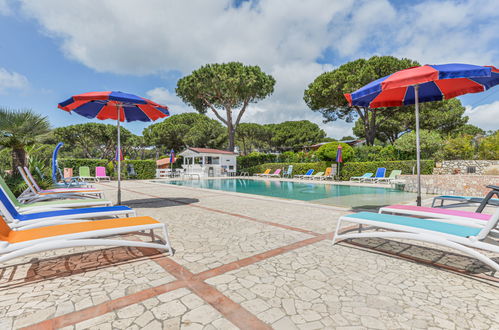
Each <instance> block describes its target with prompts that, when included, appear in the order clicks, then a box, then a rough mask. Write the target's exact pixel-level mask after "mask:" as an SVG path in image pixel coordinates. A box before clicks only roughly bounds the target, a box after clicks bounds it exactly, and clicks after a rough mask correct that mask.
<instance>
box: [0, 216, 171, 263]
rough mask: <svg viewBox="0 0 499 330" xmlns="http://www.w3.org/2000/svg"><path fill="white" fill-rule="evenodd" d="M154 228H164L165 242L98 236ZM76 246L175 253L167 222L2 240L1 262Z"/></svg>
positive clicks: (0, 247) (0, 243)
mask: <svg viewBox="0 0 499 330" xmlns="http://www.w3.org/2000/svg"><path fill="white" fill-rule="evenodd" d="M153 229H162V230H163V235H164V244H159V243H149V242H141V241H128V240H119V239H104V238H97V237H105V236H112V235H119V234H126V233H132V232H136V231H145V230H151V231H152V230H153ZM76 246H133V247H146V248H154V249H165V250H168V252H169V253H170V255H173V250H172V247H171V244H170V238H169V237H168V231H167V227H166V224H164V223H157V224H149V225H140V226H128V227H121V228H112V229H102V230H94V231H87V232H82V233H76V234H67V235H60V236H55V237H46V238H41V239H36V240H31V241H25V242H20V243H12V244H11V243H8V242H0V262H5V261H7V260H10V259H13V258H17V257H21V256H25V255H29V254H32V253H37V252H42V251H52V250H56V249H65V248H69V247H76Z"/></svg>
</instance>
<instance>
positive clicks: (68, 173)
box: [64, 167, 73, 179]
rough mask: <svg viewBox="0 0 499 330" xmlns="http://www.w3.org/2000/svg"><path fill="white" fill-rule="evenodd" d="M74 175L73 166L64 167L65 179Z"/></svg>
mask: <svg viewBox="0 0 499 330" xmlns="http://www.w3.org/2000/svg"><path fill="white" fill-rule="evenodd" d="M72 177H73V169H72V168H67V167H65V168H64V179H68V178H72Z"/></svg>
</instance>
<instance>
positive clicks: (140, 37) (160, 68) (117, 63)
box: [0, 0, 499, 138]
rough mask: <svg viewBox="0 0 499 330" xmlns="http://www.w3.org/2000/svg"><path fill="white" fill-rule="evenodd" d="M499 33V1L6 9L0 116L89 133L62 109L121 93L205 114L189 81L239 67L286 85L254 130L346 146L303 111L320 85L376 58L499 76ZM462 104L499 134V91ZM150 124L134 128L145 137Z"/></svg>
mask: <svg viewBox="0 0 499 330" xmlns="http://www.w3.org/2000/svg"><path fill="white" fill-rule="evenodd" d="M498 31H499V1H497V0H459V1H404V0H398V1H388V0H376V1H372V0H341V1H331V0H307V1H303V0H260V1H244V0H243V1H241V0H236V1H233V0H232V1H231V0H210V1H206V0H187V1H186V0H176V1H175V0H142V1H136V0H71V1H62V0H36V1H30V0H0V107H4V108H11V109H25V108H29V109H32V110H34V111H36V112H38V113H40V114H43V115H46V116H48V118H49V120H50V122H51V124H52V125H53V126H54V127H58V126H65V125H71V124H78V123H85V122H88V119H86V118H83V117H81V116H79V115H77V114H72V115H71V114H68V113H66V112H64V111H62V110H59V109H57V104H58V103H59V102H62V101H64V100H65V99H67V98H69V97H70V96H72V95H76V94H80V93H85V92H90V91H103V90H119V91H123V92H129V93H133V94H136V95H140V96H143V97H146V98H150V99H152V100H154V101H156V102H159V103H161V104H164V105H167V106H168V107H169V108H170V110H171V113H172V114H178V113H183V112H188V111H194V110H193V109H192V108H189V107H188V106H187V105H186V104H184V103H183V102H182V101H181V100H180V99H179V98H178V97H177V96H176V94H175V87H176V83H177V81H178V79H179V78H181V77H183V76H185V75H188V74H189V73H191V72H192V71H193V70H195V69H197V68H199V67H201V66H202V65H205V64H208V63H224V62H230V61H240V62H242V63H244V64H247V65H258V66H260V67H261V68H262V70H263V71H264V72H266V73H268V74H270V75H272V76H273V77H274V78H275V79H276V85H275V90H274V93H273V94H272V95H271V96H270V97H268V98H266V99H265V100H263V101H260V102H258V103H256V104H254V105H252V106H251V107H250V108H249V109H248V110H247V112H246V113H245V115H244V117H243V120H242V121H243V122H257V123H262V124H263V123H278V122H282V121H286V120H303V119H308V120H310V121H312V122H315V123H317V124H318V125H320V127H321V128H323V129H324V130H325V131H326V133H327V135H328V136H329V137H334V138H341V137H343V136H345V135H351V134H352V131H351V129H352V125H353V124H352V123H346V122H345V121H341V120H339V121H335V122H329V123H323V118H322V116H321V115H320V114H318V113H315V112H313V111H311V110H310V109H309V108H308V107H307V106H306V104H305V103H304V101H303V91H304V90H305V89H306V88H307V86H308V85H309V84H310V83H311V82H312V81H313V80H314V79H315V78H316V77H317V76H318V75H320V74H321V73H323V72H327V71H331V70H334V68H336V67H338V66H340V65H341V64H344V63H346V62H348V61H351V60H355V59H358V58H368V57H370V56H373V55H392V56H396V57H399V58H402V57H406V58H410V59H413V60H416V61H418V62H420V63H422V64H443V63H470V64H477V65H494V66H496V67H499V33H498ZM459 99H460V100H461V102H462V103H463V105H465V106H466V113H465V114H466V115H468V116H469V117H470V121H469V122H470V123H472V124H474V125H477V126H479V127H481V128H483V129H485V130H492V129H498V128H499V86H497V87H495V88H493V89H491V90H489V91H486V92H483V93H478V94H470V95H466V96H462V97H459ZM166 120H167V119H166ZM105 122H106V123H110V124H112V123H113V122H112V121H105ZM149 124H150V123H140V122H133V123H126V124H125V126H126V127H127V128H128V129H130V130H131V131H132V132H134V133H136V134H141V132H142V130H143V129H144V128H145V127H146V126H148V125H149Z"/></svg>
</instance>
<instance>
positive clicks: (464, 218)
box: [378, 205, 492, 227]
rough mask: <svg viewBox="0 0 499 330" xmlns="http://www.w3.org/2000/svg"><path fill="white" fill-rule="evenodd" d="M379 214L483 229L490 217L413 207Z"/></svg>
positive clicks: (395, 207) (388, 208) (393, 208)
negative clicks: (421, 218)
mask: <svg viewBox="0 0 499 330" xmlns="http://www.w3.org/2000/svg"><path fill="white" fill-rule="evenodd" d="M378 213H381V214H401V215H409V216H416V217H423V218H432V219H441V220H442V221H444V220H447V221H448V222H451V223H456V224H462V225H464V226H472V227H483V226H484V225H485V224H486V223H487V221H489V220H490V218H491V217H492V216H491V215H490V214H484V213H476V212H470V211H461V210H450V209H442V208H435V207H424V206H415V205H390V206H384V207H382V208H380V209H379V211H378Z"/></svg>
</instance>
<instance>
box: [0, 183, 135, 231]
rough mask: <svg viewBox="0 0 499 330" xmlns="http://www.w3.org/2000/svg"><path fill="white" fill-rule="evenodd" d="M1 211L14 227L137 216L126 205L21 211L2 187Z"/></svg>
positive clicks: (0, 197)
mask: <svg viewBox="0 0 499 330" xmlns="http://www.w3.org/2000/svg"><path fill="white" fill-rule="evenodd" d="M0 212H1V213H2V215H3V216H4V218H5V219H7V220H8V221H9V222H10V223H11V227H12V228H17V227H23V226H32V227H33V226H36V227H38V226H50V225H52V224H61V223H67V222H72V221H74V220H81V219H92V218H98V217H123V216H127V217H128V216H135V211H134V210H132V209H131V208H129V207H126V206H105V207H87V208H80V209H64V210H55V211H43V212H36V213H35V212H33V213H20V212H19V211H18V210H17V208H16V207H15V205H14V204H13V203H12V202H11V201H10V199H9V198H8V196H7V194H6V193H5V192H4V190H3V189H1V188H0Z"/></svg>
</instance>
